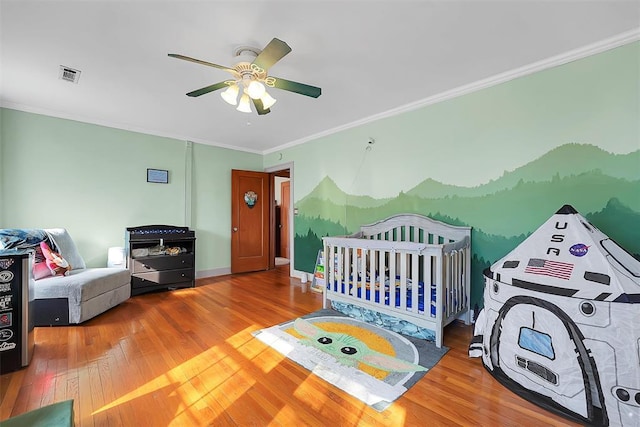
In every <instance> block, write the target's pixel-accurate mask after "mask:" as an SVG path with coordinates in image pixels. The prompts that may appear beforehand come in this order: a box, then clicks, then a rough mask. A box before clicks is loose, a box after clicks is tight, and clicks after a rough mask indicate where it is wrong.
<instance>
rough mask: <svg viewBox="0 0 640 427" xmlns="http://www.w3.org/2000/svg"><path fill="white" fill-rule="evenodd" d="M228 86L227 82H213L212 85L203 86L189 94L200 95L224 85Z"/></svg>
mask: <svg viewBox="0 0 640 427" xmlns="http://www.w3.org/2000/svg"><path fill="white" fill-rule="evenodd" d="M228 86H229V85H228V84H227V83H225V82H220V83H216V84H213V85H211V86H207V87H203V88H202V89H198V90H194V91H192V92H189V93H188V94H187V96H193V97H195V96H200V95H204V94H205V93H209V92H213V91H214V90H218V89H222V88H223V87H228Z"/></svg>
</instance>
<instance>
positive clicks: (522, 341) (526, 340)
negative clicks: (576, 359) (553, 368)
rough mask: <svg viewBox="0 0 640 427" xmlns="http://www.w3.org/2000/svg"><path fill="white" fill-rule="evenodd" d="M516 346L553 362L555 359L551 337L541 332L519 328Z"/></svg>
mask: <svg viewBox="0 0 640 427" xmlns="http://www.w3.org/2000/svg"><path fill="white" fill-rule="evenodd" d="M518 345H519V346H520V347H521V348H524V349H525V350H529V351H531V352H534V353H536V354H539V355H541V356H544V357H546V358H547V359H550V360H554V359H555V358H556V354H555V352H554V351H553V343H552V342H551V336H550V335H548V334H545V333H543V332H540V331H536V330H534V329H530V328H520V336H519V337H518Z"/></svg>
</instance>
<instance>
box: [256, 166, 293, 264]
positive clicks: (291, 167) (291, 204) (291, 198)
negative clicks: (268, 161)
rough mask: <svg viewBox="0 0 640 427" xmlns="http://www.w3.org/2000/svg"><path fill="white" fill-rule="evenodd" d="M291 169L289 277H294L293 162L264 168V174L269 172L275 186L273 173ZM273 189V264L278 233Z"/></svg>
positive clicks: (273, 191)
mask: <svg viewBox="0 0 640 427" xmlns="http://www.w3.org/2000/svg"><path fill="white" fill-rule="evenodd" d="M287 169H289V185H290V186H291V187H290V191H289V276H293V275H294V271H295V270H294V269H293V265H294V252H295V251H294V244H295V243H294V239H293V237H294V230H293V224H294V211H295V209H294V207H293V192H294V191H293V186H294V182H293V162H287V163H281V164H279V165H273V166H269V167H268V168H264V172H268V173H270V174H271V183H272V184H273V183H274V182H275V178H274V176H275V175H274V174H273V172H278V171H282V170H287ZM271 187H272V191H271V218H274V219H273V220H272V221H271V236H272V238H271V239H270V240H271V247H272V255H273V256H272V257H271V258H272V259H271V261H270V262H273V261H274V260H275V256H276V253H275V237H274V236H275V233H276V229H275V228H276V226H275V197H276V195H275V190H273V185H272V186H271Z"/></svg>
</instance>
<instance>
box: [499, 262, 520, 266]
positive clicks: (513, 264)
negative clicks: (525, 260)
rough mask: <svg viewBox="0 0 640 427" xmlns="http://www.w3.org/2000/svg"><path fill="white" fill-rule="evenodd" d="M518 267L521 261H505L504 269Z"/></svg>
mask: <svg viewBox="0 0 640 427" xmlns="http://www.w3.org/2000/svg"><path fill="white" fill-rule="evenodd" d="M518 265H520V261H505V262H504V264H502V268H517V267H518Z"/></svg>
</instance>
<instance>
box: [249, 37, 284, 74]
mask: <svg viewBox="0 0 640 427" xmlns="http://www.w3.org/2000/svg"><path fill="white" fill-rule="evenodd" d="M289 52H291V48H290V47H289V45H288V44H286V43H285V42H283V41H282V40H280V39H276V38H274V39H273V40H271V41H270V42H269V44H268V45H266V46H265V48H264V49H263V50H262V52H260V54H259V55H258V56H257V57H256V59H255V60H254V61H253V63H254V64H255V65H257V66H258V67H260V68H262V69H263V70H265V71H267V70H268V69H269V68H271V66H272V65H273V64H275V63H276V62H278V61H280V60H281V59H282V58H283V57H284V56H285V55H286V54H288V53H289Z"/></svg>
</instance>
